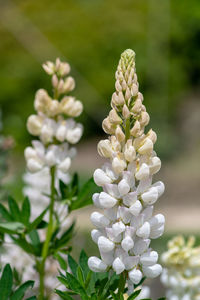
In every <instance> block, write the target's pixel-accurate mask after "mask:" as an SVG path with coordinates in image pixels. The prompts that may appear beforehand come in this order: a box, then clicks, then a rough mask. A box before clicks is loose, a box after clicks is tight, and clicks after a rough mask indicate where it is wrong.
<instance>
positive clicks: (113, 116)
mask: <svg viewBox="0 0 200 300" xmlns="http://www.w3.org/2000/svg"><path fill="white" fill-rule="evenodd" d="M109 120H110V122H111V123H114V124H121V123H122V119H121V118H120V117H119V116H118V114H117V112H116V110H115V109H112V110H111V111H110V113H109Z"/></svg>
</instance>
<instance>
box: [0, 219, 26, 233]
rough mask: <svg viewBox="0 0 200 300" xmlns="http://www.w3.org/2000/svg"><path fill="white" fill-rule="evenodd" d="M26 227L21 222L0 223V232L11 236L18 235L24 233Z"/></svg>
mask: <svg viewBox="0 0 200 300" xmlns="http://www.w3.org/2000/svg"><path fill="white" fill-rule="evenodd" d="M24 229H25V227H24V225H23V224H22V223H20V222H5V223H0V232H2V233H9V234H18V233H22V232H23V231H24Z"/></svg>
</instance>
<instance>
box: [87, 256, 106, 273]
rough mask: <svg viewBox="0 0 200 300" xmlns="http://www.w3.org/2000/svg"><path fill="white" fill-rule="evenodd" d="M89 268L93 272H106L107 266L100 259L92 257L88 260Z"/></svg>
mask: <svg viewBox="0 0 200 300" xmlns="http://www.w3.org/2000/svg"><path fill="white" fill-rule="evenodd" d="M88 266H89V268H90V270H92V271H93V272H104V271H106V269H107V265H106V264H105V263H104V262H103V261H102V260H101V259H99V258H98V257H95V256H92V257H90V258H89V259H88Z"/></svg>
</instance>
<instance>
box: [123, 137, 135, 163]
mask: <svg viewBox="0 0 200 300" xmlns="http://www.w3.org/2000/svg"><path fill="white" fill-rule="evenodd" d="M124 157H125V159H126V160H127V161H128V162H132V161H133V160H134V159H135V157H136V151H135V148H134V147H133V145H132V141H131V140H128V141H127V142H126V145H125V149H124Z"/></svg>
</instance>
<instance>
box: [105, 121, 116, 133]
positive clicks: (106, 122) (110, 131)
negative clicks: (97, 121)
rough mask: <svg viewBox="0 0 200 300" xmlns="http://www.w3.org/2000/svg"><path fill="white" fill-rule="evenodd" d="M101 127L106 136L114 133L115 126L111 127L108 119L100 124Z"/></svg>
mask: <svg viewBox="0 0 200 300" xmlns="http://www.w3.org/2000/svg"><path fill="white" fill-rule="evenodd" d="M102 127H103V130H104V131H105V132H106V133H108V134H113V133H114V132H115V127H116V126H115V125H113V124H112V123H111V122H110V120H109V117H107V118H105V119H104V120H103V122H102Z"/></svg>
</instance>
